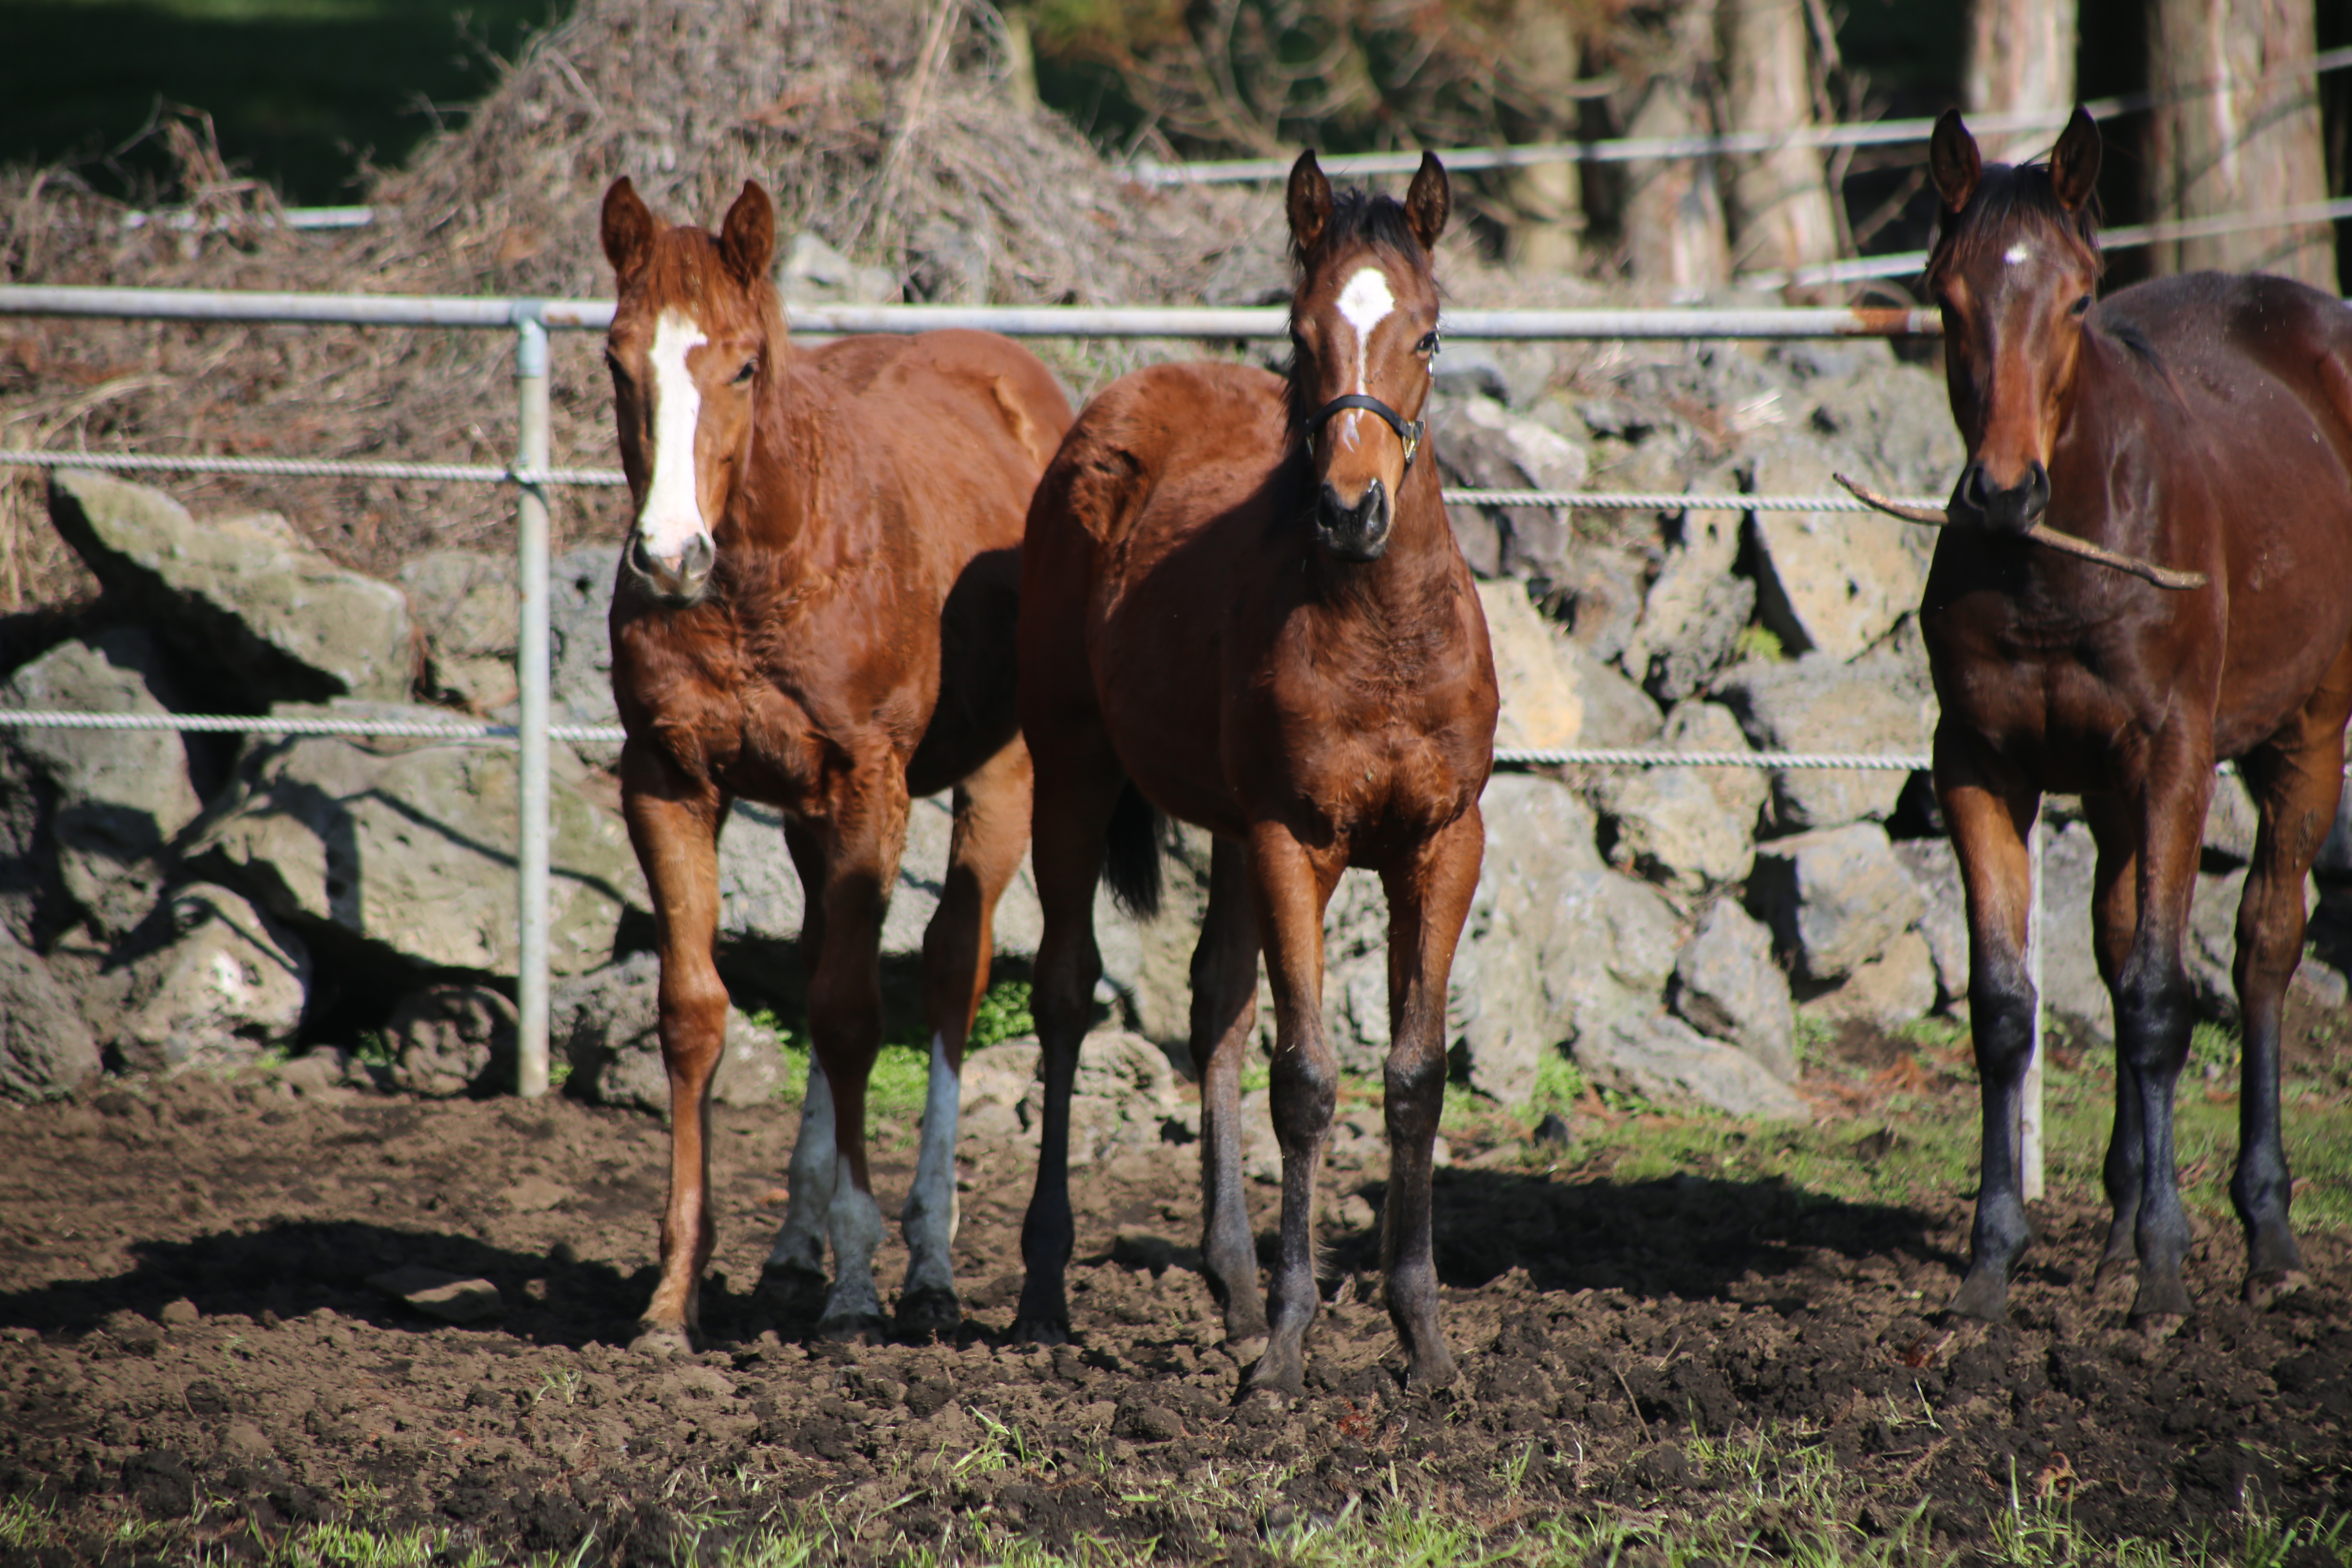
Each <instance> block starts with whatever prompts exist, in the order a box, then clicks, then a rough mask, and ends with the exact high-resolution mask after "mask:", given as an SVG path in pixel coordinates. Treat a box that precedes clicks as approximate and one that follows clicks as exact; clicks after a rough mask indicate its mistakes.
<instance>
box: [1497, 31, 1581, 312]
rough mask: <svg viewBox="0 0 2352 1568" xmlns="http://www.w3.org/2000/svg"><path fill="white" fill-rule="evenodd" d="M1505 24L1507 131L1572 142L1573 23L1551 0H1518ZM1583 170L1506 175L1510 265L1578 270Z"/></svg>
mask: <svg viewBox="0 0 2352 1568" xmlns="http://www.w3.org/2000/svg"><path fill="white" fill-rule="evenodd" d="M1507 29H1508V31H1507V40H1508V47H1507V54H1506V58H1505V59H1504V61H1503V65H1502V73H1501V74H1502V76H1503V77H1504V79H1505V83H1506V85H1507V89H1508V90H1507V103H1508V105H1509V108H1507V110H1506V112H1505V113H1504V115H1503V116H1502V121H1503V130H1504V132H1505V134H1506V135H1507V136H1508V137H1509V139H1510V140H1511V141H1513V142H1564V141H1568V140H1570V138H1571V137H1572V136H1573V135H1574V132H1575V122H1576V109H1577V100H1576V99H1575V98H1574V97H1573V96H1571V93H1572V89H1574V88H1575V86H1576V83H1577V79H1578V77H1579V75H1580V68H1581V67H1582V65H1583V49H1582V47H1581V46H1580V41H1579V39H1578V38H1577V36H1576V25H1575V18H1574V17H1573V16H1571V15H1570V12H1569V10H1568V8H1567V7H1565V6H1563V5H1556V4H1554V3H1553V0H1517V5H1514V6H1513V7H1512V9H1511V14H1510V17H1509V20H1508V22H1507ZM1497 96H1498V97H1503V96H1505V95H1503V94H1497ZM1502 185H1503V194H1504V200H1505V201H1506V203H1507V204H1508V206H1509V208H1510V212H1511V225H1510V229H1509V231H1508V236H1507V241H1506V243H1507V245H1508V247H1509V254H1510V258H1511V261H1512V264H1513V265H1515V266H1518V267H1524V268H1528V269H1530V270H1533V271H1538V272H1573V271H1575V270H1577V269H1578V268H1579V266H1580V262H1581V261H1582V259H1583V247H1584V182H1583V180H1582V179H1581V178H1580V171H1579V170H1578V168H1577V166H1576V165H1575V164H1574V163H1543V164H1538V165H1534V166H1531V167H1528V168H1523V169H1511V170H1507V171H1506V172H1505V174H1504V176H1503V180H1502Z"/></svg>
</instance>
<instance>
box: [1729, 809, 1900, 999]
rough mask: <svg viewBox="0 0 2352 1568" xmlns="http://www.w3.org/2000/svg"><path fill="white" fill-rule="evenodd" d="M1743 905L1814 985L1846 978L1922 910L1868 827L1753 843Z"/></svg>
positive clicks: (1882, 836) (1880, 833)
mask: <svg viewBox="0 0 2352 1568" xmlns="http://www.w3.org/2000/svg"><path fill="white" fill-rule="evenodd" d="M1748 907H1749V909H1750V910H1753V911H1754V912H1755V913H1756V914H1757V915H1758V916H1759V917H1760V918H1761V919H1762V920H1763V921H1765V923H1766V924H1768V925H1769V926H1770V927H1771V928H1772V933H1773V937H1774V939H1775V942H1776V943H1777V944H1778V946H1779V948H1780V953H1781V955H1782V957H1783V958H1784V959H1786V960H1787V961H1788V962H1789V963H1790V965H1791V967H1792V968H1793V969H1795V971H1796V972H1797V973H1800V974H1801V975H1803V976H1804V977H1805V978H1806V979H1809V980H1814V981H1833V980H1842V979H1843V978H1844V977H1845V976H1847V975H1849V974H1851V973H1853V972H1854V971H1855V970H1856V969H1858V968H1860V967H1861V966H1862V965H1863V964H1864V963H1869V962H1870V961H1871V960H1872V959H1874V958H1876V957H1877V956H1878V955H1879V954H1881V953H1883V952H1885V951H1886V950H1887V949H1888V948H1889V947H1890V946H1892V945H1893V944H1894V942H1895V938H1896V937H1898V936H1900V935H1901V934H1902V933H1903V932H1905V931H1908V930H1909V929H1910V928H1911V926H1912V925H1913V923H1914V922H1916V921H1917V920H1918V918H1919V917H1920V916H1921V915H1922V914H1924V913H1926V912H1927V895H1926V894H1925V893H1924V892H1922V891H1921V890H1920V888H1919V884H1918V883H1917V882H1916V881H1914V880H1913V879H1912V878H1911V874H1910V872H1909V871H1908V870H1906V869H1905V868H1904V865H1903V861H1902V859H1901V858H1899V857H1898V856H1897V855H1896V854H1895V847H1894V845H1893V844H1891V843H1890V842H1888V840H1887V837H1886V832H1885V829H1884V828H1882V827H1880V826H1877V825H1876V824H1875V823H1868V822H1857V823H1853V824H1851V825H1849V826H1844V827H1832V828H1829V829H1826V830H1824V831H1822V832H1819V833H1801V834H1797V835H1795V836H1793V837H1788V838H1775V839H1769V840H1768V841H1766V842H1765V843H1763V844H1759V845H1758V846H1757V847H1756V873H1755V875H1754V877H1752V878H1751V879H1749V882H1748ZM1924 945H1925V944H1924V943H1923V944H1922V951H1923V955H1924Z"/></svg>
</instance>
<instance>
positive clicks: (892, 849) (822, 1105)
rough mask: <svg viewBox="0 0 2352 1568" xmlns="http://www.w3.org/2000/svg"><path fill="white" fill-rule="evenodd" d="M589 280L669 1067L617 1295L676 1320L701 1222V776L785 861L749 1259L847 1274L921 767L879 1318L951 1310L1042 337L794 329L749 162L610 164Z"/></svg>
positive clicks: (1010, 763)
mask: <svg viewBox="0 0 2352 1568" xmlns="http://www.w3.org/2000/svg"><path fill="white" fill-rule="evenodd" d="M772 238H773V218H772V209H771V208H770V205H769V203H768V198H767V195H766V194H765V193H764V192H762V191H761V190H760V189H759V188H758V187H757V186H756V185H747V186H746V187H745V189H744V193H743V195H742V196H741V197H740V198H739V199H738V200H737V202H736V203H735V205H734V206H733V208H732V209H730V212H729V213H728V215H727V220H726V223H725V226H724V227H723V229H722V231H721V233H720V234H719V235H718V236H716V237H714V236H712V235H710V234H709V233H707V232H706V231H704V230H702V229H699V228H693V227H687V226H678V227H672V228H663V227H660V226H658V225H656V222H655V221H654V218H653V216H652V215H651V214H650V213H649V212H648V211H647V210H646V207H645V205H644V204H643V202H642V201H640V200H639V199H638V197H637V195H636V193H635V190H634V189H633V188H632V187H631V186H630V184H629V183H628V182H627V181H626V180H623V181H620V182H618V183H616V184H614V187H613V189H612V191H611V192H610V193H609V194H608V195H607V196H606V198H605V204H604V247H605V252H606V255H607V256H608V257H609V258H611V260H612V262H613V266H614V271H615V273H616V274H617V275H618V278H619V283H620V300H619V304H618V307H617V309H616V310H615V313H614V321H613V327H612V332H611V336H610V339H609V342H608V347H607V350H606V358H607V360H608V361H609V362H610V363H611V364H612V367H613V374H614V407H615V414H616V418H617V422H618V426H619V434H620V443H621V453H622V460H623V463H624V465H625V468H626V469H627V472H628V477H629V485H630V493H631V495H632V497H633V498H634V499H635V503H636V513H635V523H634V524H633V527H632V531H631V536H630V544H629V548H628V550H627V551H626V552H625V557H624V563H623V566H622V570H621V574H620V580H619V582H618V583H617V584H616V585H615V588H614V596H613V611H612V635H613V685H614V697H615V698H616V700H618V703H619V706H620V710H621V718H622V722H623V724H624V725H625V727H626V729H627V731H628V736H629V738H628V741H627V743H626V745H625V747H624V748H623V752H622V759H621V781H622V794H623V804H624V809H625V814H626V816H627V819H628V825H629V834H630V838H631V840H632V842H633V843H634V844H635V847H636V851H637V858H638V860H639V863H640V864H641V865H642V866H643V867H644V868H645V874H646V882H647V883H648V885H649V886H650V887H651V889H652V891H653V898H654V908H655V913H656V921H657V924H658V927H659V932H658V940H659V943H660V950H661V1043H662V1056H663V1060H664V1062H665V1064H666V1065H667V1068H668V1072H669V1079H670V1094H671V1104H672V1107H673V1114H672V1118H671V1135H672V1141H671V1163H670V1195H669V1202H668V1205H667V1209H666V1211H665V1214H664V1217H663V1222H662V1274H661V1280H660V1283H659V1285H658V1286H657V1287H656V1290H655V1294H654V1299H653V1301H652V1304H651V1305H650V1307H649V1308H648V1309H647V1310H646V1315H645V1321H644V1327H645V1330H646V1339H647V1341H648V1342H651V1343H653V1344H656V1345H662V1346H675V1345H677V1344H680V1343H683V1342H686V1336H687V1335H688V1333H689V1332H690V1331H692V1330H693V1329H694V1328H695V1327H696V1324H697V1292H698V1283H699V1280H700V1277H701V1272H702V1268H703V1267H704V1265H705V1264H706V1263H707V1261H708V1259H709V1252H710V1247H711V1239H712V1217H711V1211H710V1205H709V1194H708V1192H707V1174H708V1157H707V1142H708V1133H709V1085H710V1080H711V1076H712V1073H713V1070H714V1069H715V1068H716V1067H717V1065H718V1061H719V1053H720V1049H721V1047H722V1045H723V1043H724V1038H725V1033H726V1021H727V1005H728V1003H727V993H726V990H725V988H724V987H723V985H722V984H720V982H719V973H718V970H717V968H716V966H715V964H714V962H713V959H712V951H711V950H712V942H713V940H714V938H715V936H716V933H717V927H718V920H719V884H718V845H719V831H720V828H721V827H722V826H723V825H724V823H725V821H726V817H727V813H728V809H729V806H730V804H731V803H732V802H733V801H734V800H736V799H738V798H741V799H747V800H755V801H761V802H763V803H766V804H768V805H774V806H777V807H780V808H781V809H782V811H783V812H784V813H785V814H786V816H787V826H786V828H785V840H786V844H787V846H788V847H789V849H790V852H791V854H792V857H793V865H794V867H795V868H797V870H798V871H799V873H800V877H801V882H802V886H803V890H804V894H805V898H804V905H805V909H806V911H807V912H806V915H805V917H804V923H803V930H802V932H801V939H800V945H801V952H802V958H803V963H805V964H806V965H807V967H808V971H809V975H810V985H809V1020H810V1026H811V1033H812V1035H813V1037H814V1054H813V1057H812V1060H811V1064H810V1071H809V1089H808V1095H807V1098H806V1100H805V1101H804V1102H803V1113H802V1124H801V1131H800V1140H799V1143H798V1145H797V1146H796V1148H795V1150H794V1152H793V1164H792V1189H791V1199H790V1209H789V1211H788V1213H787V1215H786V1217H785V1220H784V1225H783V1229H782V1233H781V1234H780V1235H779V1237H777V1240H776V1244H775V1247H774V1251H773V1254H772V1258H771V1260H770V1273H771V1275H772V1277H774V1279H775V1282H776V1283H777V1284H779V1285H781V1286H782V1288H783V1289H785V1291H786V1292H787V1293H788V1295H789V1296H790V1297H791V1298H792V1300H791V1302H790V1303H789V1305H790V1306H791V1308H792V1309H793V1310H807V1309H808V1308H809V1307H810V1306H812V1305H813V1304H814V1301H813V1300H812V1298H813V1296H814V1293H815V1292H816V1291H818V1290H821V1289H822V1287H823V1283H824V1246H825V1241H826V1239H827V1237H828V1234H829V1235H830V1238H831V1240H832V1243H833V1247H834V1254H835V1279H834V1281H833V1285H832V1289H831V1291H830V1293H829V1294H828V1295H826V1296H825V1297H824V1306H823V1312H822V1320H821V1327H822V1328H823V1329H824V1331H828V1332H835V1333H845V1332H863V1331H869V1330H871V1329H872V1328H874V1327H875V1326H877V1324H878V1322H879V1320H880V1316H881V1307H880V1301H879V1298H878V1297H877V1293H876V1291H875V1287H874V1279H873V1253H874V1247H875V1245H876V1244H877V1242H878V1240H879V1238H880V1231H881V1223H880V1217H879V1214H878V1211H877V1208H876V1205H875V1203H874V1200H873V1197H872V1194H871V1190H870V1187H869V1184H868V1181H867V1176H866V1150H865V1095H866V1078H867V1075H868V1072H869V1071H870V1069H871V1068H872V1066H873V1062H874V1058H875V1056H876V1053H877V1050H878V1048H879V1047H880V1043H881V1023H882V1019H881V977H880V969H879V952H880V934H881V926H882V916H883V911H884V907H885V904H886V902H887V898H888V894H889V889H890V888H891V885H892V883H893V882H894V880H895V879H896V878H897V875H898V858H899V854H900V851H901V850H902V848H903V847H904V845H905V839H906V827H907V815H908V806H909V803H910V800H911V799H912V797H915V796H919V795H929V794H932V793H934V792H936V791H939V790H941V789H946V788H950V787H952V788H953V789H954V791H955V795H954V803H955V827H954V833H953V838H952V842H951V847H950V856H949V858H950V864H949V866H948V868H947V875H946V878H945V887H944V891H943V893H942V896H941V898H940V907H939V910H938V913H937V914H936V915H935V916H934V917H933V919H932V921H931V923H930V926H929V930H928V931H926V932H925V936H924V943H923V957H924V998H923V999H924V1011H925V1019H926V1023H927V1024H928V1026H929V1029H930V1033H931V1037H932V1060H931V1076H932V1084H931V1092H930V1097H929V1109H928V1110H927V1112H926V1114H925V1118H924V1126H923V1146H922V1152H921V1155H920V1158H919V1167H918V1173H917V1176H916V1181H915V1186H914V1190H913V1192H912V1193H911V1194H909V1196H908V1204H907V1208H906V1211H905V1215H904V1223H905V1226H906V1231H907V1238H908V1247H909V1251H910V1254H911V1256H910V1258H909V1261H908V1277H907V1284H906V1289H905V1291H904V1293H903V1294H902V1296H901V1299H900V1301H899V1309H898V1310H899V1320H900V1323H901V1326H902V1328H905V1329H907V1330H908V1331H914V1332H921V1333H929V1332H936V1331H941V1330H945V1329H948V1328H950V1327H951V1326H952V1324H953V1323H954V1321H956V1319H957V1317H958V1315H959V1313H958V1308H957V1302H956V1298H955V1294H954V1285H953V1278H952V1272H951V1269H950V1264H949V1260H948V1251H947V1248H948V1242H949V1240H950V1237H951V1234H952V1228H953V1204H954V1142H955V1112H956V1094H955V1080H956V1076H957V1074H958V1072H959V1070H960V1068H961V1055H962V1049H963V1043H964V1037H965V1036H966V1034H967V1033H968V1031H969V1029H970V1027H971V1018H972V1013H973V1009H974V1007H975V1005H977V1003H978V1000H979V995H980V992H981V990H982V987H983V985H984V984H985V983H986V980H987V974H988V963H989V956H990V950H991V942H990V936H989V930H990V921H991V919H992V914H993V911H994V910H995V907H996V900H997V896H998V895H999V894H1000V893H1001V892H1002V891H1003V888H1004V885H1005V883H1006V882H1007V881H1009V880H1010V879H1011V878H1012V876H1013V871H1014V870H1015V869H1016V868H1017V867H1018V865H1019V861H1020V855H1021V849H1022V846H1023V844H1024V840H1025V837H1026V834H1027V829H1028V816H1029V763H1028V757H1027V753H1026V752H1025V751H1024V748H1023V746H1022V744H1021V741H1020V738H1019V734H1018V730H1017V712H1016V708H1015V701H1014V690H1013V658H1012V646H1013V623H1014V619H1015V616H1016V613H1017V606H1018V594H1019V579H1020V565H1019V554H1018V547H1019V544H1020V541H1021V528H1022V521H1023V517H1024V512H1025V510H1026V508H1027V503H1028V500H1029V496H1030V492H1031V490H1032V489H1034V485H1035V481H1036V478H1037V475H1038V473H1039V471H1040V470H1041V469H1042V468H1043V467H1044V465H1045V458H1047V457H1048V456H1049V455H1050V454H1051V452H1052V451H1053V449H1054V447H1055V443H1056V442H1057V441H1058V440H1059V439H1060V438H1061V436H1062V434H1063V432H1064V431H1065V430H1066V428H1067V426H1068V425H1069V421H1070V414H1069V407H1068V405H1067V404H1066V402H1065V400H1064V399H1063V397H1062V395H1061V393H1060V392H1059V390H1058V389H1057V388H1056V387H1055V384H1054V382H1053V379H1052V377H1051V376H1050V375H1048V374H1046V372H1045V368H1044V367H1043V366H1042V365H1040V364H1039V363H1037V362H1036V360H1035V359H1034V358H1033V357H1032V356H1030V355H1029V354H1028V353H1025V352H1024V351H1023V350H1022V349H1020V348H1019V347H1017V346H1015V345H1014V344H1013V343H1011V342H1006V341H1005V340H1003V339H1002V338H998V337H994V336H992V335H988V334H983V333H977V332H934V333H927V334H925V335H923V336H920V337H911V338H851V339H845V340H843V341H841V342H835V343H832V344H829V345H827V346H825V347H824V348H821V349H818V350H816V351H814V352H813V353H796V352H794V351H793V349H792V347H791V346H790V344H789V342H788V341H787V339H786V335H785V330H784V323H783V317H782V309H781V307H780V305H779V304H778V302H777V300H776V296H775V292H774V289H772V287H771V285H770V284H769V282H768V281H767V278H766V268H767V263H768V258H769V253H770V251H771V249H772Z"/></svg>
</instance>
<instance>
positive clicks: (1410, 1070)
mask: <svg viewBox="0 0 2352 1568" xmlns="http://www.w3.org/2000/svg"><path fill="white" fill-rule="evenodd" d="M1381 1097H1382V1100H1383V1102H1384V1105H1385V1107H1386V1114H1387V1120H1388V1126H1389V1134H1390V1136H1391V1137H1393V1138H1413V1137H1417V1136H1419V1135H1420V1134H1421V1133H1423V1132H1424V1131H1434V1130H1435V1128H1436V1125H1437V1116H1438V1112H1439V1110H1441V1109H1442V1108H1443V1106H1444V1100H1445V1058H1444V1057H1443V1056H1440V1055H1437V1054H1436V1053H1433V1052H1416V1053H1412V1054H1410V1055H1408V1054H1407V1053H1405V1052H1402V1051H1391V1053H1390V1055H1389V1059H1388V1061H1387V1063H1386V1065H1385V1066H1383V1067H1382V1068H1381Z"/></svg>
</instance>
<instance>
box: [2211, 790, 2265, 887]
mask: <svg viewBox="0 0 2352 1568" xmlns="http://www.w3.org/2000/svg"><path fill="white" fill-rule="evenodd" d="M2261 826H2262V818H2261V816H2259V815H2258V814H2257V813H2256V812H2255V810H2254V797H2253V796H2252V795H2251V794H2249V793H2248V792H2247V789H2246V781H2245V780H2244V779H2243V778H2242V777H2240V776H2239V774H2238V773H2237V770H2235V769H2234V768H2233V769H2231V771H2230V772H2228V773H2223V774H2222V775H2221V777H2220V778H2218V779H2215V780H2214V781H2213V804H2212V805H2210V806H2209V807H2208V808H2207V809H2206V812H2205V845H2204V848H2205V854H2206V856H2207V858H2208V859H2207V863H2208V864H2209V865H2210V863H2211V862H2212V861H2213V860H2217V859H2218V860H2223V861H2226V862H2228V863H2229V864H2230V865H2232V866H2242V865H2244V864H2246V862H2248V861H2249V860H2252V858H2254V834H2255V832H2256V831H2257V830H2258V829H2259V828H2260V827H2261Z"/></svg>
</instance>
